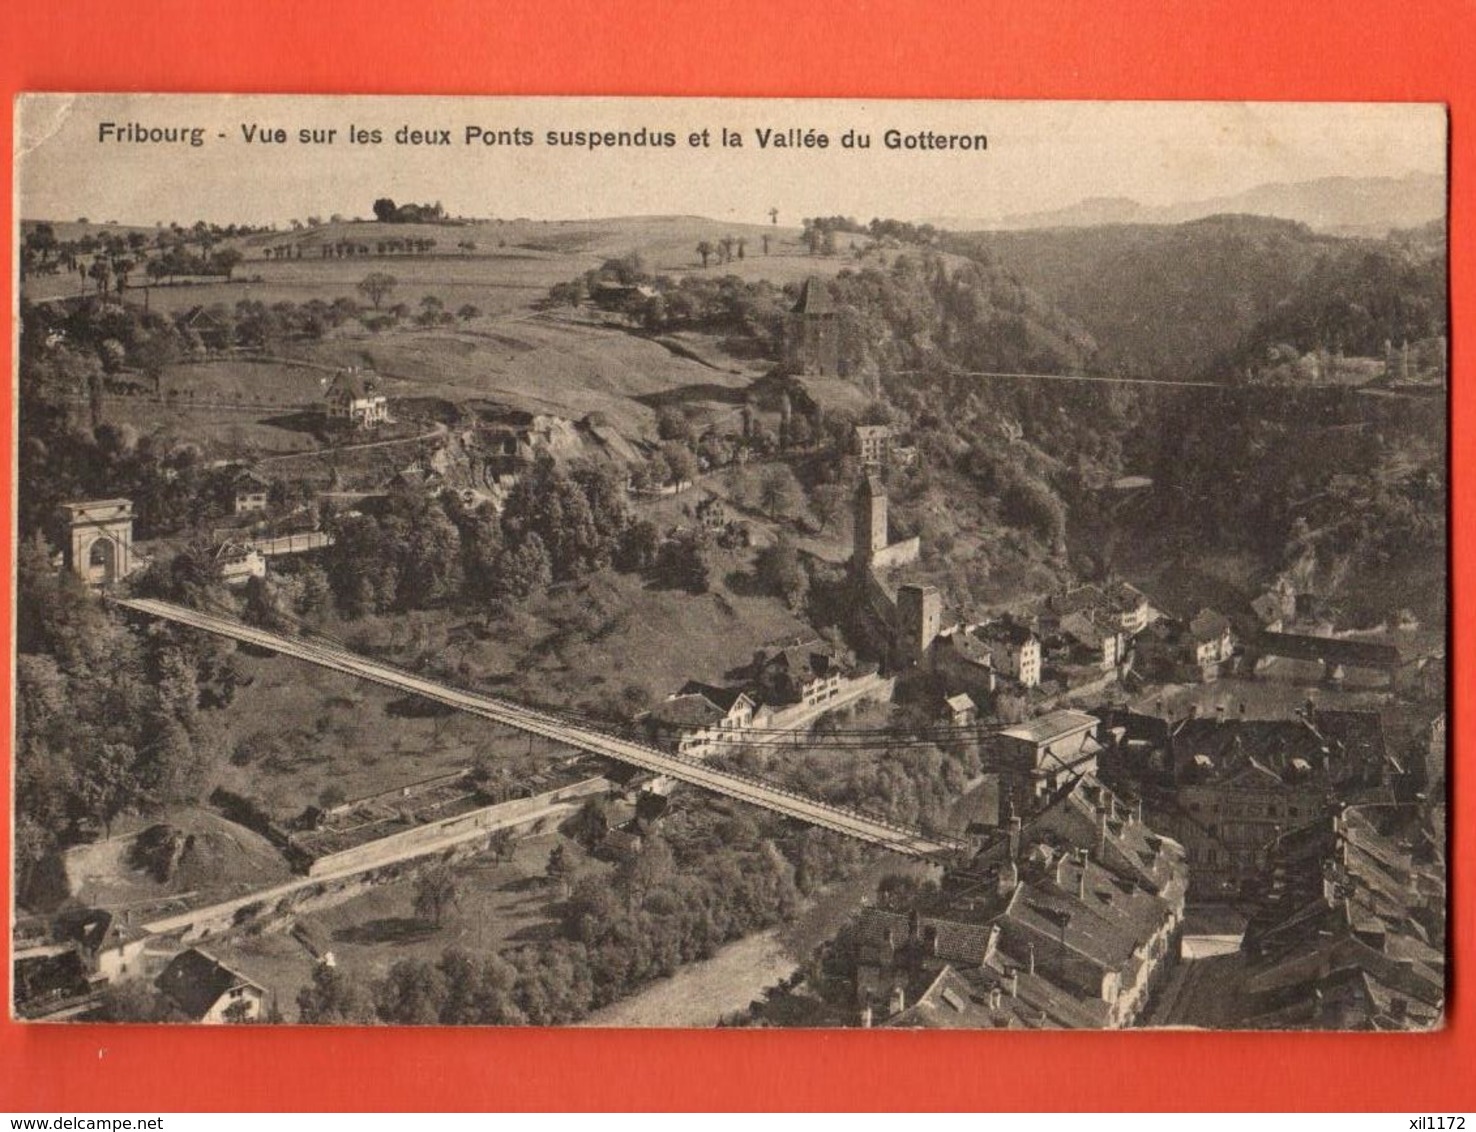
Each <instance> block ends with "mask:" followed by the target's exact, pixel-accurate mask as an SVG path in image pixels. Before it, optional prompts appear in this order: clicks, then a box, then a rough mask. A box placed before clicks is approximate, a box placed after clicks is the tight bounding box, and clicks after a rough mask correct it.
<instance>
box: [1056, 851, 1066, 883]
mask: <svg viewBox="0 0 1476 1132" xmlns="http://www.w3.org/2000/svg"><path fill="white" fill-rule="evenodd" d="M1056 887H1057V888H1065V887H1066V854H1065V853H1062V854H1061V855H1060V856H1059V857H1057V858H1056Z"/></svg>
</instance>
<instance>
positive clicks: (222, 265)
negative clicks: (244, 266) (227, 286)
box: [213, 248, 244, 281]
mask: <svg viewBox="0 0 1476 1132" xmlns="http://www.w3.org/2000/svg"><path fill="white" fill-rule="evenodd" d="M243 258H244V257H243V256H242V255H241V253H240V252H239V251H237V250H236V249H235V248H221V249H220V251H218V252H216V253H215V256H214V258H213V262H214V264H215V270H216V273H217V274H219V275H224V276H225V277H226V279H227V281H229V280H230V278H231V275H232V274H233V273H234V272H235V270H236V268H238V267H240V266H241V260H242V259H243Z"/></svg>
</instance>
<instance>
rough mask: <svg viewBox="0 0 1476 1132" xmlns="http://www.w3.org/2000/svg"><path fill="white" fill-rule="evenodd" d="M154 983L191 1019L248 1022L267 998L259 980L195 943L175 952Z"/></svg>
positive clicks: (254, 1016)
mask: <svg viewBox="0 0 1476 1132" xmlns="http://www.w3.org/2000/svg"><path fill="white" fill-rule="evenodd" d="M154 985H155V986H156V987H158V989H159V991H160V992H161V993H162V994H163V995H164V996H165V997H166V998H167V999H169V1001H170V1002H171V1003H172V1004H173V1005H174V1007H175V1008H176V1009H177V1010H179V1011H180V1013H182V1014H183V1015H184V1016H185V1017H186V1018H188V1019H189V1020H190V1021H191V1022H207V1023H210V1022H214V1023H219V1022H251V1021H254V1020H256V1019H257V1018H260V1017H261V1016H262V1014H263V1007H264V1005H265V1002H266V991H265V990H263V989H262V988H261V987H260V986H259V985H258V984H256V983H254V982H252V981H251V980H250V979H248V978H247V977H246V976H245V975H242V974H240V973H239V972H237V971H233V970H231V969H230V968H229V967H227V966H226V965H225V964H224V963H222V962H221V961H220V960H219V959H217V958H215V956H213V955H211V954H209V953H208V952H205V951H201V950H200V949H199V948H198V947H192V948H190V949H189V950H187V951H181V952H180V953H179V954H178V955H176V956H175V957H174V959H173V960H171V961H170V963H169V966H167V967H165V968H164V971H163V973H162V974H161V975H160V976H159V977H158V979H156V980H155V982H154Z"/></svg>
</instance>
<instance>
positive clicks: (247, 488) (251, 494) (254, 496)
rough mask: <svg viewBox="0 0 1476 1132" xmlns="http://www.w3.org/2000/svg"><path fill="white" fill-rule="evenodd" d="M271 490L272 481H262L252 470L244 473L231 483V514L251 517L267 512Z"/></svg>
mask: <svg viewBox="0 0 1476 1132" xmlns="http://www.w3.org/2000/svg"><path fill="white" fill-rule="evenodd" d="M271 488H272V485H271V481H270V480H265V479H262V477H261V476H259V475H257V474H256V473H255V472H253V471H251V470H250V469H247V470H245V471H242V472H241V473H240V474H239V475H237V476H236V478H235V479H234V480H232V481H231V498H232V501H231V513H232V514H235V515H251V514H257V513H260V512H262V511H265V510H266V509H267V495H268V493H269V492H270V491H271Z"/></svg>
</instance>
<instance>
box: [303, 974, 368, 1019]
mask: <svg viewBox="0 0 1476 1132" xmlns="http://www.w3.org/2000/svg"><path fill="white" fill-rule="evenodd" d="M297 1017H298V1021H300V1022H305V1023H308V1024H309V1025H319V1026H344V1025H350V1026H352V1025H365V1024H367V1023H371V1022H377V1021H378V1020H379V1012H378V1010H377V1009H376V1008H375V1003H374V996H373V994H372V993H370V991H369V988H367V987H365V986H364V985H363V984H361V983H359V982H357V981H356V980H354V979H353V978H351V977H350V976H349V975H348V974H346V973H345V972H344V971H343V970H341V969H340V968H338V967H334V966H330V965H329V964H327V963H319V964H318V966H317V967H316V968H314V970H313V981H312V983H311V984H309V985H308V986H305V987H303V988H302V989H301V990H299V991H298V992H297Z"/></svg>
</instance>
